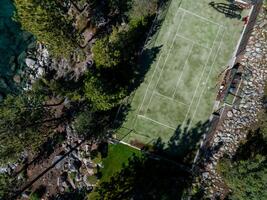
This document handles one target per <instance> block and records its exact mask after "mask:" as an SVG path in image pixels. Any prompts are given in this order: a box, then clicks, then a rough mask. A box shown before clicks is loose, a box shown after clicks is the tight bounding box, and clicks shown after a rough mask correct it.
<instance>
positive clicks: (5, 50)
mask: <svg viewBox="0 0 267 200" xmlns="http://www.w3.org/2000/svg"><path fill="white" fill-rule="evenodd" d="M14 11H15V7H14V5H13V3H12V1H11V0H0V94H1V95H6V94H8V93H13V92H15V91H17V88H18V86H19V85H18V84H15V82H14V80H13V77H14V76H15V75H16V74H21V73H22V71H23V69H24V68H25V63H24V60H25V56H26V53H25V50H27V47H28V46H29V44H31V43H32V42H33V37H32V35H31V34H29V33H27V32H25V31H22V30H21V28H20V25H19V24H18V23H17V22H15V21H14V20H13V19H12V18H13V15H14ZM22 78H23V77H22Z"/></svg>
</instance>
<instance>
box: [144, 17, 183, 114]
mask: <svg viewBox="0 0 267 200" xmlns="http://www.w3.org/2000/svg"><path fill="white" fill-rule="evenodd" d="M184 15H185V13H183V15H182V19H181V21H180V23H179V25H178V27H177V29H176V32H175V35H174V37H173V40H172V43H171V46H170V48H169V51H168V54H167V56H166V58H165V60H164V63H163V66H162V68H161V71H160V73H159V77H158V80H157V83H156V85H155V88H154V90H153V92H152V95H151V97H150V99H149V103H148V105H147V108H146V111H145V114H146V112H147V110H148V108H149V105H150V103H151V101H152V96H153V94H154V91H155V89H156V88H157V86H158V84H159V81H160V78H161V75H162V72H163V71H164V68H165V66H166V63H167V61H168V59H169V56H170V54H171V50H172V48H173V45H174V42H175V40H176V35H177V33H178V31H179V29H180V27H181V24H182V22H183V19H184Z"/></svg>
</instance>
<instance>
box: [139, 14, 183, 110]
mask: <svg viewBox="0 0 267 200" xmlns="http://www.w3.org/2000/svg"><path fill="white" fill-rule="evenodd" d="M179 11H180V10H179V9H178V10H177V12H176V14H175V18H176V17H177V15H178V13H179ZM171 28H172V26H170V27H169V30H170V29H171ZM170 34H171V30H170V31H169V32H168V38H169V37H170ZM162 54H163V50H161V52H160V56H159V59H158V62H157V65H156V67H155V70H154V71H153V74H152V77H151V81H150V82H149V84H148V86H147V88H146V92H145V95H144V98H143V101H142V103H141V105H140V107H139V109H138V112H137V113H140V111H141V109H142V108H143V104H144V102H145V99H146V96H147V93H148V90H149V87H150V85H151V83H152V81H153V79H154V76H155V73H156V71H157V69H158V66H159V63H160V60H161V57H162Z"/></svg>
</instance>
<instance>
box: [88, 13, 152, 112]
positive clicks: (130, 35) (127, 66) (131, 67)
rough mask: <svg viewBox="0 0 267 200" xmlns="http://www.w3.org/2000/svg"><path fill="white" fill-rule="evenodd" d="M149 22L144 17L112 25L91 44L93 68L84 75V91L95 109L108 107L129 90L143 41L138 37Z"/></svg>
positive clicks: (141, 35)
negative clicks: (104, 34) (107, 33)
mask: <svg viewBox="0 0 267 200" xmlns="http://www.w3.org/2000/svg"><path fill="white" fill-rule="evenodd" d="M148 24H149V23H148V20H147V19H143V18H140V19H139V20H131V21H130V22H129V24H126V25H122V26H120V27H118V28H116V27H114V28H113V31H112V33H111V34H110V35H109V36H105V37H104V38H102V39H99V40H98V41H97V42H96V43H95V45H94V46H93V49H92V51H93V55H94V61H95V64H96V70H95V71H92V72H91V73H88V75H87V79H86V80H85V95H86V97H87V99H88V100H90V101H91V102H92V104H93V105H94V107H95V109H96V110H108V109H111V108H112V107H114V106H116V105H118V104H119V103H120V101H121V100H122V99H123V98H124V97H125V96H126V95H127V94H128V91H129V87H130V86H131V83H132V82H133V79H134V78H135V77H134V74H135V71H136V70H137V57H138V52H139V50H140V47H141V44H142V42H143V40H142V39H140V38H142V37H143V35H144V34H145V33H146V32H147V28H148ZM143 38H144V37H143Z"/></svg>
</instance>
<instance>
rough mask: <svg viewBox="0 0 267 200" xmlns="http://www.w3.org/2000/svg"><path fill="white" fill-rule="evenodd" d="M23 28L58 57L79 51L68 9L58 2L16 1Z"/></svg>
mask: <svg viewBox="0 0 267 200" xmlns="http://www.w3.org/2000/svg"><path fill="white" fill-rule="evenodd" d="M14 2H15V5H16V8H17V14H16V19H17V20H18V21H19V22H20V23H21V25H22V28H23V29H24V30H26V31H28V32H31V33H32V34H33V35H34V36H35V37H36V38H37V40H38V41H40V42H42V43H44V44H45V45H46V46H47V47H48V48H49V51H50V52H51V53H52V54H53V55H55V56H56V57H61V56H65V57H66V56H69V55H70V53H72V52H74V51H75V49H77V47H78V45H77V42H76V40H77V35H76V34H75V31H74V28H73V26H72V20H71V19H70V17H69V16H68V15H67V13H66V9H65V8H64V7H63V6H62V5H61V4H60V2H59V1H57V0H14Z"/></svg>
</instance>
